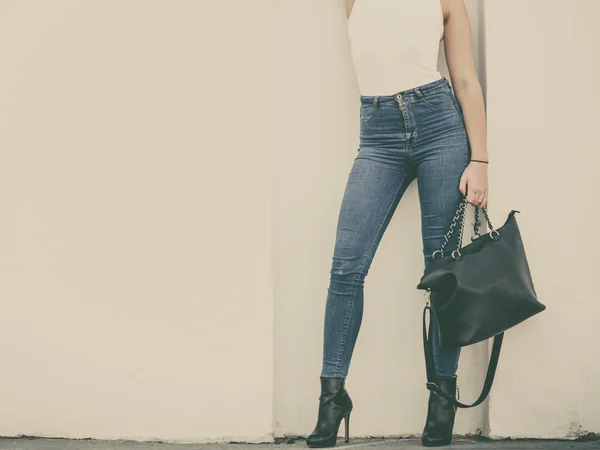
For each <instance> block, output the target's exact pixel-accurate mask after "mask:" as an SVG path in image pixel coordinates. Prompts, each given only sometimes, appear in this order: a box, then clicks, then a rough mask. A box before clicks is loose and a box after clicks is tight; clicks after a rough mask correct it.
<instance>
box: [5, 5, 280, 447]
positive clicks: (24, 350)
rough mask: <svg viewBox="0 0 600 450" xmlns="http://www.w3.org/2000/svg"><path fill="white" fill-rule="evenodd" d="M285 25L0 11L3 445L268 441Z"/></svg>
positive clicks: (181, 16) (112, 8) (243, 18)
mask: <svg viewBox="0 0 600 450" xmlns="http://www.w3.org/2000/svg"><path fill="white" fill-rule="evenodd" d="M233 6H235V9H232V7H233ZM232 11H235V12H236V14H232ZM270 11H271V9H270V5H269V4H268V3H267V2H242V1H235V2H233V1H230V2H222V1H221V2H216V1H211V2H207V1H203V2H196V1H191V0H182V1H178V2H165V1H155V0H150V1H149V0H144V1H142V0H128V1H117V0H108V1H107V0H102V1H86V2H80V1H76V0H72V1H64V0H55V1H53V2H46V1H40V0H38V1H12V2H10V1H3V2H0V64H1V68H0V98H1V101H0V210H1V211H2V214H1V219H0V298H1V299H2V313H1V314H0V355H1V358H2V370H1V371H0V373H1V375H0V380H1V381H2V382H1V383H0V398H2V403H1V405H0V435H3V436H6V435H17V434H26V435H37V436H65V437H94V438H131V439H140V440H141V439H161V440H167V441H178V442H186V441H189V442H202V441H211V440H230V439H233V440H246V439H248V440H251V441H262V440H265V439H267V440H268V439H270V437H271V431H272V422H273V417H272V400H273V399H272V389H273V388H272V386H273V353H272V343H273V325H272V324H273V315H272V308H273V297H272V288H271V286H272V284H271V281H272V280H271V229H270V226H271V221H270V192H271V180H270V174H271V166H270V164H271V149H272V146H271V143H270V134H269V133H268V132H266V130H268V129H269V128H268V127H269V123H270V117H269V112H270V108H269V101H270V81H271V80H270V71H269V70H267V68H268V67H269V64H270V52H269V47H268V46H269V42H270V41H269V40H268V37H269V30H268V24H269V20H268V18H269V14H270ZM248 17H253V18H255V20H254V21H248V20H247V18H248ZM261 18H262V19H261ZM260 20H262V21H263V23H262V25H260ZM257 21H258V22H257ZM257 24H259V25H260V26H257ZM242 49H243V50H244V51H240V50H242ZM232 55H235V57H232ZM240 72H243V77H241V76H240Z"/></svg>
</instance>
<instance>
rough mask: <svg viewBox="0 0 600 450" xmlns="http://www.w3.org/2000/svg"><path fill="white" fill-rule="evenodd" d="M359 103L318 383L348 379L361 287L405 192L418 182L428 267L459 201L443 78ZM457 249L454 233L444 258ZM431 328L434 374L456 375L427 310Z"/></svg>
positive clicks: (456, 133) (462, 137)
mask: <svg viewBox="0 0 600 450" xmlns="http://www.w3.org/2000/svg"><path fill="white" fill-rule="evenodd" d="M360 100H361V105H360V145H359V148H358V153H357V155H356V157H355V159H354V163H353V165H352V169H351V170H350V174H349V176H348V181H347V184H346V189H345V192H344V195H343V198H342V203H341V208H340V212H339V217H338V222H337V231H336V238H335V247H334V254H333V261H332V265H331V270H330V274H331V275H330V282H329V287H328V290H327V292H328V294H327V301H326V305H325V323H324V340H323V366H322V371H321V376H322V377H333V378H346V376H347V375H348V369H349V366H350V360H351V358H352V353H353V350H354V346H355V343H356V339H357V336H358V333H359V330H360V325H361V322H362V316H363V303H364V298H363V292H364V280H365V277H366V275H367V273H368V271H369V267H370V265H371V262H372V261H373V257H374V255H375V252H376V250H377V247H378V245H379V242H380V240H381V237H382V236H383V233H384V232H385V230H386V228H387V226H388V223H389V221H390V219H391V217H392V215H393V213H394V211H395V209H396V206H397V205H398V202H399V201H400V198H401V197H402V195H403V193H404V192H405V190H406V188H407V186H408V185H409V184H410V183H411V182H412V181H413V180H414V179H415V178H416V179H417V186H418V194H419V203H420V210H421V231H422V239H423V256H424V264H428V263H429V261H430V260H431V259H432V253H433V252H434V251H436V250H438V249H440V248H441V247H442V244H443V242H444V235H445V234H446V232H447V231H448V228H449V226H450V223H451V221H452V218H453V217H454V214H455V212H456V209H457V207H458V205H459V202H460V201H461V195H462V194H461V192H460V191H459V182H460V177H461V175H462V173H463V171H464V169H465V168H466V167H467V165H468V163H469V159H470V156H471V149H470V145H469V142H468V139H467V133H466V128H465V124H464V117H463V113H462V110H461V107H460V104H459V103H458V101H457V99H456V96H455V94H454V92H453V90H452V87H451V85H450V83H449V81H448V80H447V79H446V78H445V77H442V78H440V79H439V80H436V81H433V82H430V83H427V84H424V85H422V86H417V87H415V88H412V89H407V90H404V91H399V92H397V93H395V94H392V95H377V96H363V95H361V97H360ZM457 242H458V233H457V232H456V230H455V232H454V233H453V234H452V237H451V238H450V240H449V242H448V243H447V244H446V246H445V247H444V250H447V249H453V248H455V247H456V245H457ZM450 251H451V250H450ZM417 283H418V280H416V281H415V286H416V284H417ZM430 328H431V333H432V339H433V357H434V363H435V371H436V374H437V375H443V376H452V375H456V371H457V369H458V359H459V356H460V349H461V348H460V347H456V348H454V347H453V348H447V347H441V346H440V345H439V338H438V336H439V335H438V326H437V320H436V316H435V310H433V309H432V321H431V324H430Z"/></svg>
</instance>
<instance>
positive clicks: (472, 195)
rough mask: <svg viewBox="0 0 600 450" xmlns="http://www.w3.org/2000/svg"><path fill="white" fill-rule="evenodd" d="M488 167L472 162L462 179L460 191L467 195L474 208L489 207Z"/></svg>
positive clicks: (484, 164)
mask: <svg viewBox="0 0 600 450" xmlns="http://www.w3.org/2000/svg"><path fill="white" fill-rule="evenodd" d="M487 167H488V165H487V164H486V163H480V162H476V161H471V162H470V163H469V165H468V166H467V167H466V168H465V170H464V171H463V173H462V176H461V177H460V185H459V190H460V192H462V194H463V195H465V194H467V201H468V202H469V203H471V204H472V205H474V206H479V207H484V208H485V207H486V206H487V197H488V176H487ZM467 187H468V189H467Z"/></svg>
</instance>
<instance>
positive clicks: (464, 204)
mask: <svg viewBox="0 0 600 450" xmlns="http://www.w3.org/2000/svg"><path fill="white" fill-rule="evenodd" d="M467 204H468V202H467V196H466V195H463V196H462V198H461V201H460V203H459V204H458V208H456V213H454V217H453V218H452V222H451V223H450V227H449V228H448V231H447V233H446V235H445V236H444V243H443V244H442V247H441V248H440V249H439V250H436V251H435V252H433V255H432V256H433V258H435V256H436V253H438V252H439V253H440V256H441V257H444V247H446V244H448V241H449V240H450V237H452V234H453V233H454V228H455V226H456V222H457V220H458V218H459V217H460V216H461V215H462V220H461V222H460V227H459V235H458V243H457V244H456V249H455V250H454V251H453V252H452V254H453V255H454V252H457V253H458V255H460V247H461V245H462V239H463V232H464V229H465V219H466V216H467V214H466V209H467ZM474 207H475V223H474V224H473V234H472V235H471V241H473V240H475V238H476V237H479V236H481V234H480V233H479V209H481V210H483V214H484V215H485V219H486V221H487V223H488V225H489V227H490V230H491V231H490V232H489V234H490V236H491V234H492V233H494V232H496V233H498V232H497V231H496V230H495V229H494V227H493V226H492V222H491V221H490V217H489V216H488V212H487V209H486V208H485V207H479V206H475V205H474Z"/></svg>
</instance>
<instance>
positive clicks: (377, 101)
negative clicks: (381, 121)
mask: <svg viewBox="0 0 600 450" xmlns="http://www.w3.org/2000/svg"><path fill="white" fill-rule="evenodd" d="M378 105H379V95H376V96H375V97H374V98H373V110H374V111H375V110H376V109H377V106H378Z"/></svg>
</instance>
